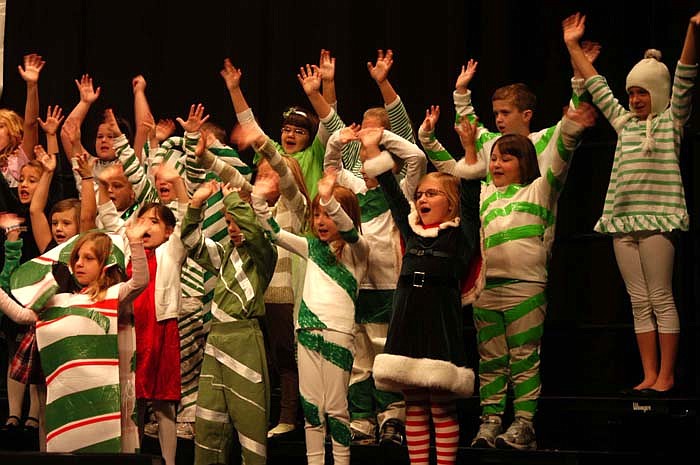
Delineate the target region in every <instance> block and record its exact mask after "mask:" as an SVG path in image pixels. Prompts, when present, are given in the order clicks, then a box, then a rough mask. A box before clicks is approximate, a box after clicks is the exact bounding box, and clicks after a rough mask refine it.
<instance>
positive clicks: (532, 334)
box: [508, 325, 544, 347]
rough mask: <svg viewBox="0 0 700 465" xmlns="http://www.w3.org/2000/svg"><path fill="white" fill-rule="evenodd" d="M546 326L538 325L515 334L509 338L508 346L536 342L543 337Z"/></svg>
mask: <svg viewBox="0 0 700 465" xmlns="http://www.w3.org/2000/svg"><path fill="white" fill-rule="evenodd" d="M543 332H544V328H543V326H542V325H537V326H535V327H532V328H530V329H528V330H527V331H524V332H522V333H519V334H515V335H513V336H510V337H509V338H508V347H520V346H523V345H526V344H534V343H536V342H539V341H540V340H541V339H542V333H543Z"/></svg>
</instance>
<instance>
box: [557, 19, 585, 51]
mask: <svg viewBox="0 0 700 465" xmlns="http://www.w3.org/2000/svg"><path fill="white" fill-rule="evenodd" d="M561 26H562V30H563V33H564V43H567V44H568V43H578V42H580V41H581V38H582V37H583V33H584V32H585V31H586V15H582V14H581V13H574V14H573V15H571V16H569V17H568V18H566V19H565V20H564V21H562V23H561Z"/></svg>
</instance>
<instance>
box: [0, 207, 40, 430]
mask: <svg viewBox="0 0 700 465" xmlns="http://www.w3.org/2000/svg"><path fill="white" fill-rule="evenodd" d="M22 223H24V219H23V218H20V217H19V216H17V215H15V214H14V213H7V212H0V229H1V230H2V232H3V234H4V236H5V254H6V257H5V264H4V266H3V268H2V272H1V273H0V319H2V318H3V315H4V316H6V317H9V318H10V319H11V320H12V321H14V322H15V323H17V324H20V325H28V324H32V323H35V322H36V320H37V316H36V313H35V312H34V310H32V309H29V308H24V307H22V306H21V305H19V304H18V303H17V302H15V301H14V300H13V299H12V297H10V296H9V295H7V293H6V291H7V290H9V287H10V275H11V274H12V271H14V269H15V268H16V267H17V266H19V257H20V254H19V250H20V248H19V247H17V246H15V244H18V243H19V241H20V233H21V232H22V231H24V230H26V229H25V228H24V227H23V226H22ZM8 242H9V243H10V246H9V247H8V244H7V243H8ZM14 419H15V420H17V422H19V421H20V418H19V417H16V418H14Z"/></svg>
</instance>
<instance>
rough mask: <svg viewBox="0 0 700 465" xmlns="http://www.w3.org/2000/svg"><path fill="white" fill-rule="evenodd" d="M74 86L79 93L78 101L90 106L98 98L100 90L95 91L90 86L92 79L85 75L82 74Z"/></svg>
mask: <svg viewBox="0 0 700 465" xmlns="http://www.w3.org/2000/svg"><path fill="white" fill-rule="evenodd" d="M75 85H76V86H77V87H78V92H79V93H80V101H81V102H85V103H87V104H88V105H91V104H92V103H93V102H94V101H95V100H97V99H98V97H99V96H100V90H101V88H100V87H98V88H97V89H95V88H94V87H93V85H92V78H91V77H90V76H88V75H87V74H83V76H82V77H81V78H80V81H78V80H77V79H76V80H75Z"/></svg>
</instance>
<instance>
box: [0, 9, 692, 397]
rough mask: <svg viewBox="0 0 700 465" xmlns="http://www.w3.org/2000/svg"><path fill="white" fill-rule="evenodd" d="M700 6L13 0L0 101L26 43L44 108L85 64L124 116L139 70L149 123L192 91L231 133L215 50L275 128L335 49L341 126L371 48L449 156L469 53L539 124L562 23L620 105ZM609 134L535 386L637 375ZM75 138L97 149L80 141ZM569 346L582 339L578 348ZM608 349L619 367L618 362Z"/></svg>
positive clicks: (19, 91)
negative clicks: (612, 206)
mask: <svg viewBox="0 0 700 465" xmlns="http://www.w3.org/2000/svg"><path fill="white" fill-rule="evenodd" d="M182 4H185V5H187V6H186V7H184V8H183V7H182V6H180V5H182ZM697 9H698V3H697V2H696V1H685V0H678V1H668V0H639V1H636V2H634V3H633V4H630V3H629V2H612V1H604V2H603V1H557V0H541V1H512V2H508V1H502V0H484V1H449V0H448V1H442V0H437V1H432V2H423V5H422V7H421V8H415V7H414V6H412V5H409V2H405V1H399V0H353V1H342V2H341V1H335V0H326V1H322V2H321V1H297V0H287V1H270V0H238V1H209V0H199V1H193V2H172V1H165V0H140V1H134V0H119V1H97V0H95V1H89V0H56V1H46V0H8V1H7V24H6V36H5V70H4V72H5V85H4V93H3V95H2V98H1V100H0V105H2V106H4V107H10V108H13V109H15V110H18V111H19V112H22V111H23V105H24V98H25V88H24V83H23V81H22V80H21V79H20V77H19V76H18V74H17V71H16V67H17V65H18V64H20V63H21V62H22V56H23V55H24V54H26V53H30V52H36V53H39V54H41V55H42V56H43V57H44V58H45V60H46V62H47V64H46V67H45V70H44V72H43V73H42V75H41V81H40V95H41V105H42V108H44V109H45V107H46V105H49V104H59V105H61V106H62V107H63V109H64V111H65V112H66V113H67V112H69V111H70V110H71V108H72V107H73V106H74V105H75V103H76V102H77V101H78V92H77V90H76V87H75V85H74V83H73V80H74V79H77V78H79V77H80V75H81V74H82V73H89V74H90V75H91V76H92V77H93V78H94V79H95V83H96V85H99V86H100V87H101V88H102V96H101V98H100V100H99V102H98V103H99V104H98V105H96V108H93V110H92V111H91V113H90V115H89V117H88V123H92V122H94V121H95V119H96V118H97V115H98V114H99V111H100V108H104V107H105V106H112V107H113V108H114V109H115V110H116V112H117V113H118V114H120V115H122V116H125V117H128V118H129V119H132V120H133V105H132V95H131V78H132V77H133V76H135V75H137V74H143V75H144V76H145V78H146V80H147V82H148V87H147V95H148V98H149V101H150V103H151V108H152V110H153V113H154V115H155V117H156V119H158V118H174V117H176V116H185V115H186V112H187V110H188V108H189V105H190V104H191V103H197V102H201V103H203V104H204V105H205V106H206V108H207V111H208V112H209V113H210V114H211V115H212V120H214V121H215V122H218V123H219V124H221V125H223V126H224V127H225V128H227V129H230V128H231V126H232V125H233V121H234V118H235V115H234V114H233V110H232V107H231V103H230V99H229V97H228V93H227V91H226V88H225V86H224V83H223V80H222V79H221V77H220V76H219V70H220V69H221V66H222V62H223V59H224V58H225V57H230V58H231V59H232V61H233V63H234V65H235V66H237V67H240V68H242V69H243V73H244V74H243V79H242V88H243V91H244V93H245V95H246V97H247V99H248V102H249V104H250V105H251V107H252V108H253V110H254V111H255V114H256V116H257V117H258V119H259V121H260V123H261V126H262V127H263V128H264V129H265V130H266V131H267V132H268V133H269V134H270V135H271V136H273V137H277V136H278V135H279V127H280V122H281V112H282V110H283V109H284V108H285V107H286V106H288V105H290V104H297V103H298V104H303V105H305V106H308V102H307V101H306V98H305V95H304V93H303V91H302V90H301V87H300V85H299V84H298V82H297V80H296V73H297V71H298V68H299V66H301V65H303V64H305V63H316V62H317V61H318V57H319V51H320V49H321V48H327V49H330V50H331V52H332V54H333V56H335V57H336V58H337V65H336V84H337V93H338V99H339V102H338V108H339V113H340V114H341V116H342V117H343V119H344V120H345V122H346V123H348V124H349V123H350V122H359V121H360V120H361V117H362V112H363V111H364V110H365V109H366V108H368V107H370V106H375V105H379V104H381V97H380V94H379V92H378V90H377V88H376V86H375V85H374V83H373V81H372V80H371V79H370V78H369V75H368V73H367V69H366V63H367V62H368V61H374V60H375V59H376V50H377V49H379V48H381V49H388V48H391V49H393V50H394V53H395V64H394V68H393V69H392V71H391V74H390V79H391V82H392V83H393V84H394V86H395V88H396V89H397V91H398V93H399V94H400V95H401V97H402V99H403V101H404V103H405V105H406V107H407V108H408V110H409V113H410V115H411V117H412V119H413V121H414V126H415V127H417V126H418V125H419V124H420V122H421V121H422V117H423V115H424V113H425V109H426V108H427V107H428V106H429V105H431V104H439V105H440V106H441V107H442V109H443V117H442V119H441V121H440V124H439V127H438V134H439V136H440V138H441V139H443V141H445V142H446V146H447V147H448V149H451V150H452V151H453V153H458V152H459V150H458V147H459V145H458V140H457V138H456V137H455V135H454V133H453V132H454V131H453V130H452V128H451V121H452V115H453V106H452V90H453V89H454V81H455V78H456V77H457V74H458V73H459V70H460V67H461V65H462V64H464V63H466V61H467V60H468V59H469V58H471V57H473V58H475V59H476V60H478V61H479V69H478V71H477V76H476V77H475V79H474V81H473V83H472V86H471V88H472V90H473V98H474V103H475V107H476V109H477V112H478V113H479V114H480V115H481V118H482V121H483V122H484V123H485V124H486V125H487V126H489V127H491V128H493V127H494V125H493V118H492V117H491V115H490V96H491V93H492V92H493V90H494V89H495V88H497V87H499V86H501V85H504V84H508V83H512V82H516V81H522V82H525V83H527V84H528V85H530V86H531V87H532V88H533V90H534V91H535V92H536V94H537V95H538V99H539V101H538V108H537V112H536V116H535V118H534V121H533V126H532V127H533V129H540V128H543V127H545V126H550V125H552V124H554V123H555V122H556V121H557V120H558V119H559V118H560V116H561V113H562V107H564V106H565V105H566V104H567V101H568V98H569V95H570V83H569V79H570V77H571V68H570V63H569V59H568V54H567V52H566V49H565V47H564V45H563V41H562V39H561V21H562V19H564V18H565V17H566V16H568V15H569V14H571V13H573V12H575V11H582V12H584V13H586V14H587V15H588V27H587V34H586V38H588V39H591V40H596V41H599V42H600V43H601V44H602V46H603V50H602V54H601V56H600V58H599V59H598V61H597V62H596V67H597V68H598V70H599V71H600V72H601V74H603V75H605V76H606V77H607V78H608V81H609V82H610V83H611V85H612V88H613V91H614V92H615V93H616V95H618V96H619V97H621V100H623V101H626V98H625V95H624V81H625V76H626V74H627V72H628V71H629V69H630V68H631V67H632V66H633V65H634V64H635V63H636V62H637V61H638V60H639V59H641V58H642V55H643V53H644V50H645V49H646V48H649V47H654V48H658V49H660V50H661V51H662V52H663V60H664V62H665V63H666V64H667V65H668V66H669V68H670V69H671V71H673V67H674V66H675V62H676V61H677V59H678V57H679V55H680V51H681V48H682V42H683V37H684V35H685V31H686V27H687V22H688V19H689V17H690V16H691V15H692V14H693V13H695V11H696V10H697ZM44 111H45V110H44ZM697 119H698V115H697V114H695V115H694V116H693V118H692V119H691V122H690V124H689V125H688V128H687V137H686V143H685V146H684V150H683V155H682V158H683V161H682V164H683V174H684V179H685V182H686V186H687V200H688V204H689V208H690V211H691V215H692V224H693V230H692V231H691V232H690V233H684V234H682V235H681V237H680V238H679V247H678V252H679V253H678V260H677V266H676V268H677V269H676V273H675V285H676V288H677V292H676V299H677V301H678V304H679V308H680V311H681V315H682V319H683V321H682V324H683V327H684V330H683V331H684V334H685V335H686V336H684V338H683V348H682V351H681V360H680V362H679V367H680V370H681V374H680V375H681V376H682V378H683V379H682V382H683V383H684V384H686V385H687V386H688V387H689V388H690V389H691V390H693V391H695V390H696V386H697V384H698V383H697V374H696V372H697V370H696V369H695V368H696V367H697V363H696V360H697V352H698V349H697V347H698V343H697V342H695V341H697V339H698V338H697V337H696V336H697V324H696V321H697V308H698V299H697V295H696V292H695V289H696V288H697V287H698V286H697V282H698V279H697V275H698V273H697V270H696V265H695V263H698V259H697V255H698V244H697V217H698V201H697V196H698V193H697V190H698V189H695V186H696V185H697V180H698V177H699V172H698V171H699V170H698V168H697V163H696V162H695V158H696V157H697V156H698V155H700V143H699V140H698V136H697V134H698V123H697ZM89 132H90V131H84V134H88V133H89ZM614 143H615V134H614V132H613V131H612V129H611V127H610V126H609V124H608V123H607V122H606V121H605V120H602V119H601V120H600V122H599V124H598V126H597V127H596V128H594V129H591V130H589V132H588V134H587V135H586V137H585V140H584V142H583V145H582V147H581V149H580V150H579V151H578V152H577V153H576V155H575V157H574V160H573V164H572V168H571V171H570V173H569V180H568V182H567V186H566V188H565V191H564V194H563V197H562V198H561V201H560V203H559V222H558V232H557V242H556V245H555V248H554V255H553V259H552V267H551V282H550V288H551V289H550V307H549V314H548V323H547V324H548V325H549V326H548V328H547V331H545V338H548V337H549V338H551V339H550V340H551V341H552V342H551V344H552V345H550V348H549V349H548V346H547V341H545V344H544V346H543V359H544V360H548V361H546V362H545V363H544V364H543V376H545V377H546V380H545V384H544V385H545V389H556V387H557V383H560V384H561V386H559V387H560V389H558V390H559V391H565V390H567V387H571V388H572V389H573V385H575V384H578V386H577V389H579V390H580V389H586V388H585V387H582V386H581V384H582V383H583V384H585V385H589V386H590V385H595V381H596V380H598V381H600V378H601V377H603V378H605V381H607V382H609V383H611V384H613V383H615V382H619V383H620V384H622V383H628V382H630V383H631V382H632V381H634V380H636V377H637V376H638V373H639V371H640V367H639V366H638V357H636V355H635V352H634V351H635V350H636V348H635V345H634V342H633V335H632V329H631V314H630V310H629V303H628V299H627V296H626V294H625V291H624V286H623V284H622V281H621V278H620V276H619V272H618V271H617V266H616V264H615V260H614V257H613V255H612V246H611V242H610V240H609V238H607V237H603V236H598V235H595V234H593V232H592V228H593V225H594V223H595V221H596V220H597V218H598V216H599V214H600V211H601V208H602V205H603V199H604V196H605V190H606V187H607V182H608V176H609V170H610V166H611V163H612V155H613V150H614ZM84 144H85V145H86V147H88V148H91V147H93V144H92V143H90V141H88V140H85V141H84ZM247 155H249V154H247ZM468 320H469V319H468V318H467V321H468ZM556 337H559V338H560V340H559V339H555V338H556ZM615 341H621V342H617V343H616V342H615ZM558 344H561V345H560V346H558V347H557V345H558ZM615 344H618V345H615ZM574 345H583V346H584V347H581V348H580V350H577V347H574ZM620 346H622V347H623V349H621V348H620ZM555 347H556V348H555ZM616 354H619V357H620V358H621V360H618V361H619V362H621V363H618V364H615V362H614V360H615V358H616V356H617V355H616ZM548 357H549V358H548ZM625 357H626V358H625ZM622 358H624V360H625V361H626V362H629V363H622ZM591 360H604V364H606V366H607V365H610V364H613V366H614V368H612V369H610V370H608V371H610V373H609V374H608V373H605V374H603V375H602V376H598V375H600V373H598V375H595V373H592V374H590V376H589V377H590V379H587V378H585V377H584V378H585V379H582V378H581V376H582V375H581V374H580V370H579V369H578V368H577V366H584V368H585V369H588V368H586V364H590V363H591V362H590V361H591ZM567 366H569V367H570V368H566V367H567ZM596 366H602V365H601V364H597V365H596ZM552 367H556V368H552ZM567 369H570V370H571V372H572V373H571V374H572V376H573V379H572V378H569V379H568V380H561V378H565V377H564V376H559V375H557V373H556V372H557V371H559V370H567ZM547 370H549V374H547ZM591 370H594V371H595V368H594V367H591ZM553 372H554V373H553ZM611 377H612V378H613V379H610V378H611ZM567 383H568V384H567ZM591 383H593V384H591ZM552 386H554V388H550V387H552ZM602 389H603V387H601V390H602ZM550 392H551V391H550Z"/></svg>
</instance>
